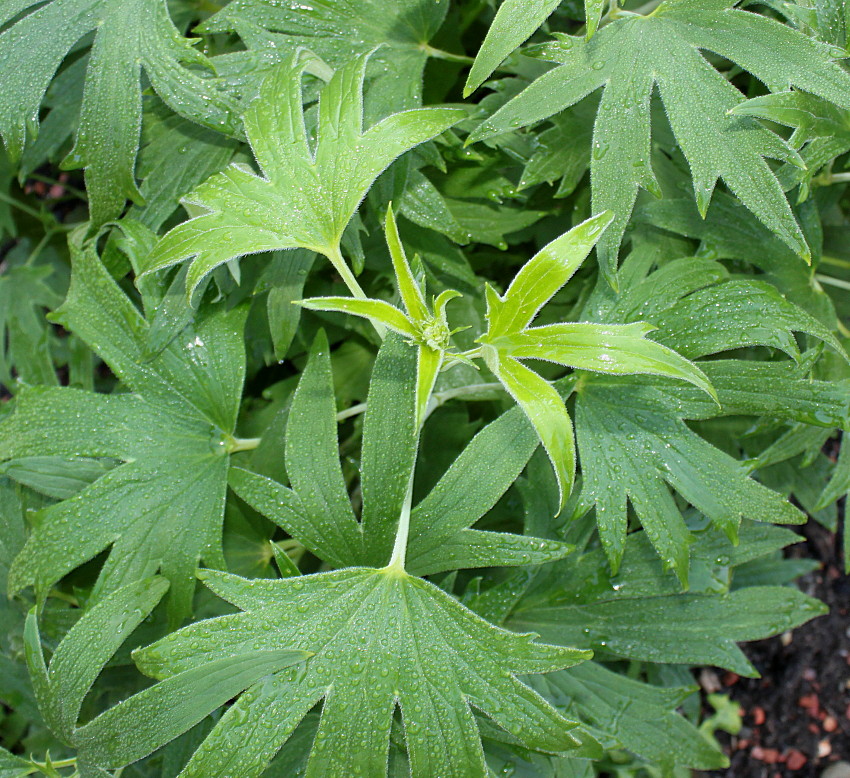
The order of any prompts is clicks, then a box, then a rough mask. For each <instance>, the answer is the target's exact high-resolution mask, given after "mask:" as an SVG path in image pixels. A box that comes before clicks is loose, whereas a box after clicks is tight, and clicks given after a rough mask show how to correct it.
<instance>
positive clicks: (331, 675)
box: [135, 568, 589, 778]
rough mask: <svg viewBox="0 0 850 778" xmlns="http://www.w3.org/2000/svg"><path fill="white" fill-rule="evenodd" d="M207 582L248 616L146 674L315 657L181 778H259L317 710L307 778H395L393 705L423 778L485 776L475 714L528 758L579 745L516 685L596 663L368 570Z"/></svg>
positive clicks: (146, 665) (185, 643) (260, 697)
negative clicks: (281, 653)
mask: <svg viewBox="0 0 850 778" xmlns="http://www.w3.org/2000/svg"><path fill="white" fill-rule="evenodd" d="M202 577H203V580H204V582H205V583H206V585H207V586H208V587H209V588H210V589H212V591H213V592H215V593H216V594H218V595H219V596H221V597H224V598H225V599H227V600H228V601H230V602H232V603H233V604H234V605H236V606H237V607H238V608H239V609H240V612H239V613H236V614H233V615H229V616H223V617H220V618H217V619H211V620H207V621H202V622H199V623H197V624H194V625H191V626H189V627H186V628H184V629H183V630H180V631H179V632H177V633H174V634H173V635H171V636H169V637H168V638H167V639H165V640H162V641H160V642H158V643H155V644H153V645H152V646H149V647H147V648H145V649H141V650H139V651H137V652H135V659H136V662H137V664H138V665H139V667H140V668H141V669H142V670H143V671H144V672H145V673H147V674H149V675H152V676H154V677H156V678H164V679H167V678H170V677H173V676H174V675H175V674H177V673H181V672H186V671H191V670H193V669H200V670H203V669H204V668H208V667H209V666H210V664H211V663H212V662H215V661H219V658H220V657H221V656H227V655H230V654H232V653H233V652H234V651H238V652H244V651H249V652H250V651H254V652H257V651H264V650H268V649H272V648H278V647H279V646H281V645H285V646H291V647H292V648H293V649H295V650H301V651H309V652H311V653H313V654H314V656H313V657H312V658H311V659H310V660H309V661H308V662H307V663H306V664H305V665H304V666H303V668H298V669H296V670H294V671H284V672H281V673H277V674H276V675H274V676H271V677H269V678H267V679H264V680H263V681H260V682H259V683H257V684H255V685H254V686H252V687H251V688H249V689H248V690H247V691H246V692H245V693H244V694H243V695H242V696H241V697H240V698H239V699H238V700H237V701H236V702H235V703H234V704H233V705H232V706H231V708H230V709H229V710H228V711H227V712H226V713H225V714H224V716H223V717H222V718H221V719H220V721H219V722H218V724H217V725H216V726H215V728H214V729H213V731H212V732H211V733H210V735H209V736H208V738H207V739H206V740H205V741H204V743H203V744H202V745H201V747H200V748H199V749H198V750H197V751H196V752H195V754H194V755H193V757H192V758H191V760H190V761H189V763H188V764H187V765H186V767H185V768H184V770H183V771H182V772H181V776H182V777H183V778H190V777H191V776H198V777H200V776H203V778H216V776H228V775H235V774H238V775H240V776H241V777H243V778H250V777H251V776H258V775H260V774H261V773H262V771H263V769H264V768H265V766H266V765H267V764H268V762H269V761H270V760H271V759H272V757H273V756H274V754H275V753H276V752H277V751H278V749H279V748H280V747H281V745H283V743H284V742H285V741H286V740H287V738H288V737H289V736H290V735H291V733H292V731H293V730H294V729H295V727H296V725H297V724H298V723H299V722H300V721H301V720H302V719H303V718H304V716H305V715H306V714H307V712H308V711H309V710H310V709H311V708H312V707H313V706H314V705H315V704H316V703H317V702H319V701H323V708H322V716H321V719H320V723H319V730H318V733H317V736H316V740H315V741H314V744H313V747H312V749H311V753H310V757H309V760H308V764H307V769H306V776H308V778H314V777H318V776H322V775H352V774H356V772H357V771H358V770H359V771H361V772H362V773H364V774H367V775H374V776H383V775H386V774H387V752H388V748H389V739H390V729H391V725H392V719H393V713H394V711H395V708H396V705H398V706H399V707H400V709H401V716H402V722H403V727H404V732H405V745H406V748H407V754H408V760H409V764H410V773H411V775H412V776H414V778H420V776H421V778H425V777H426V776H433V775H442V776H458V777H460V776H463V778H473V777H475V776H481V777H482V778H483V776H485V775H486V774H487V773H486V768H485V765H484V754H483V750H482V746H481V741H480V735H479V732H478V728H477V727H476V724H475V719H474V718H473V716H472V711H471V707H470V706H471V705H474V706H475V708H476V709H478V710H479V711H481V712H483V713H484V714H485V715H486V716H488V717H490V718H491V719H492V720H493V721H494V722H495V723H496V724H498V725H499V726H500V727H503V728H504V729H506V730H507V731H508V732H510V733H511V734H512V735H514V736H515V737H517V738H518V739H519V741H520V742H521V743H523V744H524V745H526V746H528V747H532V748H536V749H540V750H544V751H550V752H560V751H564V750H569V749H570V748H571V747H572V748H574V747H576V746H577V745H578V741H577V740H575V739H574V738H573V737H572V736H571V734H570V730H571V729H573V728H574V727H575V724H574V723H573V722H570V721H568V720H566V719H564V718H563V717H562V716H561V715H560V714H558V713H557V712H556V711H555V709H554V708H552V707H551V706H550V705H549V704H548V703H546V702H545V701H544V700H543V698H541V697H540V696H539V695H538V694H536V693H535V692H533V691H531V689H529V688H528V687H527V686H526V685H525V684H523V683H522V682H520V681H519V680H518V679H517V677H516V676H517V675H527V674H533V673H545V672H550V671H552V670H556V669H559V668H562V667H567V666H571V665H574V664H576V663H578V662H580V661H582V660H583V659H586V658H587V657H588V656H589V654H588V653H584V652H577V651H574V650H573V649H570V648H563V647H556V646H548V645H542V644H536V643H534V642H533V638H532V636H531V635H522V634H514V633H511V632H507V631H505V630H501V629H499V628H497V627H494V626H492V625H491V624H489V623H487V622H486V621H484V620H483V619H481V618H480V617H478V616H476V615H475V614H473V613H472V612H471V611H469V610H467V609H466V608H465V607H464V606H462V605H461V604H460V603H458V602H457V601H456V600H455V599H453V598H452V597H450V596H448V595H447V594H445V592H443V591H441V590H440V589H438V588H437V587H436V586H434V585H433V584H430V583H428V582H426V581H424V580H421V579H416V578H411V577H409V576H407V575H405V574H399V573H397V572H392V571H385V570H375V569H370V568H361V569H350V570H339V571H335V572H330V573H320V574H316V575H310V576H302V577H298V578H286V579H281V580H278V581H268V580H253V581H247V580H245V579H241V578H238V577H236V576H232V575H227V574H223V573H215V572H212V571H210V572H206V573H203V574H202ZM249 647H250V648H249ZM435 689H439V694H434V693H433V690H435ZM248 733H251V734H250V737H249V736H248Z"/></svg>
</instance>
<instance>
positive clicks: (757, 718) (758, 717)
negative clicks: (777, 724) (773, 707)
mask: <svg viewBox="0 0 850 778" xmlns="http://www.w3.org/2000/svg"><path fill="white" fill-rule="evenodd" d="M752 717H753V723H754V724H755V725H756V726H757V727H760V726H761V725H762V724H764V722H765V719H766V718H767V717H766V716H765V714H764V708H759V707H758V706H756V707H755V708H753V710H752Z"/></svg>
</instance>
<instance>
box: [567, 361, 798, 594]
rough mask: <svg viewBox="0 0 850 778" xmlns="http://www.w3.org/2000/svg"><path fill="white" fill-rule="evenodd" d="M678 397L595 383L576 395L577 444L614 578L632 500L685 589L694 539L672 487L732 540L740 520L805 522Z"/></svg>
mask: <svg viewBox="0 0 850 778" xmlns="http://www.w3.org/2000/svg"><path fill="white" fill-rule="evenodd" d="M686 410H687V409H681V410H680V409H679V408H678V407H677V403H676V400H675V397H670V396H668V395H667V394H665V393H664V392H663V391H660V390H659V389H657V388H655V387H653V386H649V385H645V384H643V383H641V382H639V381H635V380H634V379H628V378H617V377H613V376H612V377H610V378H608V377H601V376H600V377H594V378H593V379H592V380H587V381H586V382H585V383H584V384H583V386H581V387H580V389H579V391H578V396H577V399H576V411H575V413H576V437H577V441H578V449H579V456H580V459H581V463H582V474H583V478H584V483H583V491H584V493H585V494H587V496H588V497H589V498H590V499H592V500H593V501H594V502H595V504H596V521H597V524H598V526H599V534H600V538H601V539H602V543H603V546H604V547H605V550H606V553H607V555H608V558H609V560H610V562H611V565H612V568H613V569H614V570H615V571H616V569H617V568H618V566H619V563H620V560H621V559H622V555H623V551H624V549H625V545H624V543H625V538H626V530H627V523H628V522H627V513H626V504H627V500H628V501H631V504H632V507H633V508H634V509H635V512H636V513H637V516H638V518H639V519H640V521H641V523H642V525H643V527H644V529H645V530H646V532H647V535H648V536H649V538H650V539H651V540H652V544H653V545H654V546H655V548H656V550H657V551H658V553H659V554H660V556H661V558H662V560H664V562H665V564H666V565H667V566H668V567H672V568H673V569H675V571H676V574H677V575H678V577H679V579H680V580H681V581H682V583H683V584H686V583H687V580H688V578H687V571H688V552H687V546H688V544H689V542H690V532H689V530H688V528H687V527H686V525H685V522H684V519H683V518H682V515H681V512H680V509H679V508H678V506H677V505H676V502H675V500H674V499H673V496H672V495H671V494H670V491H669V488H668V484H669V486H672V487H673V488H674V489H675V490H676V491H678V492H679V493H680V494H681V495H682V496H683V497H684V498H685V499H686V500H687V501H688V502H689V503H691V504H692V505H694V506H695V507H696V508H697V509H698V510H699V511H701V512H702V513H704V514H705V515H706V516H708V517H709V518H710V519H711V520H712V521H713V522H714V524H715V525H716V526H717V527H719V528H721V529H723V531H724V532H726V533H727V535H729V537H730V538H734V537H735V536H736V532H737V528H738V525H739V523H740V519H741V517H742V516H745V517H747V518H750V519H754V520H756V521H768V522H775V523H778V524H800V523H802V522H803V521H804V517H803V515H802V514H801V513H799V512H798V511H797V509H796V508H794V507H793V506H791V505H790V504H789V503H788V502H786V501H785V500H784V499H782V497H781V496H780V495H778V494H776V493H775V492H772V491H771V490H770V489H767V488H766V487H764V486H762V485H761V484H759V483H757V482H756V481H754V480H753V479H751V478H750V477H749V468H748V467H747V466H746V465H745V464H744V463H742V462H738V461H736V460H735V459H733V458H732V457H730V456H729V455H728V454H725V453H723V452H722V451H720V450H719V449H717V448H715V447H714V446H712V445H711V444H710V443H709V442H707V441H706V440H703V438H701V437H700V436H699V435H698V434H697V433H695V432H693V431H692V430H691V429H690V428H689V427H688V426H687V425H686V424H685V422H684V420H683V412H684V411H686Z"/></svg>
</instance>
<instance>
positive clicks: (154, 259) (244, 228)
mask: <svg viewBox="0 0 850 778" xmlns="http://www.w3.org/2000/svg"><path fill="white" fill-rule="evenodd" d="M368 56H369V55H368V54H364V55H362V56H358V57H357V58H356V59H354V60H352V61H351V62H349V63H348V64H346V65H344V66H343V67H341V68H340V69H339V70H337V71H336V72H335V73H334V75H333V77H332V78H331V80H330V81H329V83H328V84H327V86H325V88H324V89H323V90H322V93H321V96H320V99H319V126H318V137H317V139H316V143H315V148H314V149H313V148H311V145H310V142H309V141H308V138H307V132H306V129H305V126H304V118H303V114H302V96H301V75H302V73H303V71H304V69H305V68H306V67H307V64H308V63H309V58H308V57H307V56H305V55H300V54H299V55H295V56H293V57H292V58H290V59H289V60H288V61H286V62H285V63H283V64H281V65H279V66H278V67H277V68H276V69H275V70H273V71H272V72H271V73H270V74H269V75H268V76H267V77H266V78H265V80H264V81H263V84H262V86H261V89H260V96H259V98H258V99H257V100H255V101H254V102H253V103H252V104H251V106H250V107H249V108H248V110H247V111H246V113H245V115H244V123H245V132H246V134H247V136H248V140H249V142H250V144H251V148H252V150H253V152H254V155H255V157H256V159H257V163H258V165H259V167H260V169H261V171H262V175H257V174H255V173H254V172H253V171H252V170H251V169H249V168H246V167H244V166H241V165H235V164H234V165H231V166H230V167H229V168H227V169H226V170H225V171H223V172H222V173H219V174H217V175H215V176H213V177H212V178H210V179H208V180H207V181H206V182H205V183H203V184H201V185H200V186H198V187H196V189H195V190H194V191H193V192H191V193H190V194H189V195H187V196H186V197H185V198H184V201H185V202H187V203H189V204H191V205H193V206H196V207H197V208H198V209H200V211H201V215H199V216H196V217H195V218H193V219H190V220H189V221H187V222H185V223H183V224H181V225H178V226H177V227H175V228H174V229H173V230H171V231H170V232H168V233H167V234H166V235H165V236H164V237H163V238H162V239H161V240H160V242H159V243H158V244H157V246H156V247H155V249H154V251H153V254H152V255H151V257H150V258H149V263H148V265H147V267H146V268H145V272H147V273H149V272H152V271H155V270H159V269H162V268H165V267H169V266H171V265H174V264H177V263H178V262H181V261H183V260H184V259H188V258H190V257H192V258H193V260H192V263H191V266H190V269H189V273H188V277H187V290H188V292H189V293H190V294H191V293H192V292H193V291H194V290H195V289H196V288H197V286H198V284H199V283H200V282H201V280H202V279H203V278H204V277H205V276H206V275H207V274H208V273H210V272H211V271H212V270H213V269H214V268H216V267H217V266H218V265H221V264H223V263H224V262H227V261H228V260H231V259H234V258H236V257H239V256H242V255H245V254H256V253H258V252H263V251H272V250H276V249H287V248H298V247H300V248H306V249H310V250H312V251H316V252H317V253H320V254H324V255H325V256H327V257H328V258H329V259H331V261H332V262H333V263H334V265H335V266H336V268H337V270H338V271H339V272H340V273H341V274H342V275H343V277H344V278H345V279H346V281H347V283H348V284H349V285H350V286H351V287H353V288H354V289H357V288H358V287H357V282H356V280H355V279H354V277H353V275H352V274H351V271H350V270H349V269H348V267H347V266H346V265H345V263H344V261H343V260H342V258H341V256H340V254H339V246H340V240H341V239H342V234H343V231H344V230H345V228H346V226H347V225H348V223H349V221H350V220H351V217H352V216H353V215H354V213H355V211H356V210H357V207H358V206H359V205H360V201H361V200H362V199H363V197H364V196H365V195H366V192H367V191H368V190H369V188H370V187H371V185H372V183H373V182H374V181H375V179H376V178H377V177H378V175H379V174H380V173H381V172H382V171H383V170H384V169H385V168H386V167H387V166H388V165H389V164H390V163H391V162H392V161H393V160H395V159H396V158H397V157H399V156H400V155H401V154H403V153H404V152H405V151H408V150H409V149H411V148H413V147H414V146H416V145H418V144H420V143H423V142H424V141H426V140H429V139H430V138H433V137H434V136H436V135H439V134H440V133H441V132H443V131H444V130H446V129H448V128H449V127H451V126H452V125H453V124H454V123H455V122H457V121H458V120H459V119H460V118H461V117H462V116H463V115H464V112H463V111H461V110H458V109H451V108H421V109H414V110H409V111H404V112H402V113H396V114H393V115H391V116H388V117H387V118H386V119H383V120H382V121H381V122H379V123H378V124H376V125H374V126H372V127H370V128H369V129H367V130H365V131H364V129H363V93H362V90H363V78H364V72H365V68H366V62H367V60H368Z"/></svg>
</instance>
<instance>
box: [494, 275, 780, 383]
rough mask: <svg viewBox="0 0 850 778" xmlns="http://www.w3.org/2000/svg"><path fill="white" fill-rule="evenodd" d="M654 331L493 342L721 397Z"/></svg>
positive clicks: (583, 328) (548, 333)
mask: <svg viewBox="0 0 850 778" xmlns="http://www.w3.org/2000/svg"><path fill="white" fill-rule="evenodd" d="M771 288H772V287H771ZM654 329H655V327H654V326H653V325H651V324H646V323H644V322H640V323H634V324H619V325H618V324H590V323H588V322H579V323H577V324H546V325H544V326H542V327H531V328H529V329H526V330H523V331H522V332H520V333H517V334H514V335H505V336H503V337H501V338H498V339H496V340H494V341H493V346H494V347H496V348H498V349H499V350H500V351H502V352H503V353H505V354H508V355H510V356H512V357H514V358H515V359H542V360H546V361H548V362H557V363H558V364H559V365H566V366H567V367H573V368H576V369H578V370H592V371H594V372H598V373H612V374H616V375H625V374H635V373H649V374H652V375H662V376H668V377H670V378H680V379H682V380H684V381H687V382H689V383H691V384H694V386H698V387H699V388H700V389H702V390H703V391H704V392H706V393H707V394H709V395H710V396H712V397H715V398H716V396H717V395H716V393H715V391H714V388H713V387H712V385H711V382H710V381H709V380H708V378H707V377H706V375H705V373H703V372H702V371H701V370H700V369H699V368H698V367H697V366H696V365H694V364H693V363H692V362H689V361H688V360H687V359H685V358H684V357H682V356H680V355H679V354H677V353H676V352H675V351H673V350H672V349H670V348H667V347H666V346H662V345H661V344H659V343H654V342H653V341H651V340H647V339H646V335H647V334H648V333H650V332H652V330H654Z"/></svg>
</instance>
